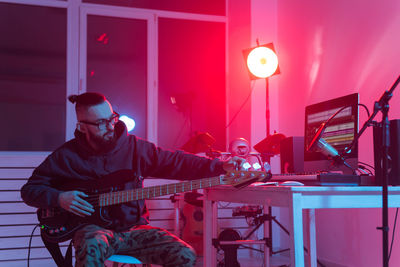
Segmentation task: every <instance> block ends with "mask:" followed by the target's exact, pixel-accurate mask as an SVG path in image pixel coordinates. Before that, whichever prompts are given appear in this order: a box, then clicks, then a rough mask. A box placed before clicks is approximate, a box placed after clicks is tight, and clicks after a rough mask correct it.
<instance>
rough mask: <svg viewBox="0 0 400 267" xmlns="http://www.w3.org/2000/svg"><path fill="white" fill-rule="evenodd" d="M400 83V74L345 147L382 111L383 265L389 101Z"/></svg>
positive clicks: (386, 244)
mask: <svg viewBox="0 0 400 267" xmlns="http://www.w3.org/2000/svg"><path fill="white" fill-rule="evenodd" d="M399 83H400V76H399V77H397V80H396V81H395V82H394V83H393V85H392V87H391V88H390V90H389V91H385V92H384V93H383V94H382V96H381V98H380V99H379V100H378V101H376V102H375V104H374V112H373V113H372V114H371V116H370V117H369V118H368V120H367V121H366V122H365V123H364V125H363V127H362V128H361V130H360V131H359V133H358V135H357V136H356V138H354V140H353V142H352V143H351V145H350V147H349V148H346V149H345V152H346V153H349V152H350V151H351V149H352V148H353V146H354V144H355V143H356V142H357V141H358V139H359V138H360V136H361V135H362V133H363V132H364V131H365V129H366V128H367V127H368V126H370V125H373V124H374V123H373V121H372V120H373V119H374V117H375V116H376V114H378V112H379V111H381V112H382V121H381V122H380V125H381V126H382V149H383V150H382V158H381V162H382V176H381V177H382V226H381V227H377V229H378V230H382V253H383V254H382V260H383V266H384V267H388V266H389V223H388V221H389V220H388V180H389V172H388V166H389V164H388V152H389V145H390V132H389V118H388V113H389V101H390V99H391V98H392V96H393V91H394V89H395V88H396V86H397V85H398V84H399Z"/></svg>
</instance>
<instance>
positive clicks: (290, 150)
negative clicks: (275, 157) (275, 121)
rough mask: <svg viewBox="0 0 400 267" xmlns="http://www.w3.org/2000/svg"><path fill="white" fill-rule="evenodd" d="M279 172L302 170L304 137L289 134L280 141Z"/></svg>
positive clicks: (298, 171)
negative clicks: (289, 135)
mask: <svg viewBox="0 0 400 267" xmlns="http://www.w3.org/2000/svg"><path fill="white" fill-rule="evenodd" d="M280 154H281V173H301V172H304V137H302V136H291V137H287V138H285V139H283V140H281V142H280Z"/></svg>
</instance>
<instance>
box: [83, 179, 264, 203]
mask: <svg viewBox="0 0 400 267" xmlns="http://www.w3.org/2000/svg"><path fill="white" fill-rule="evenodd" d="M251 173H254V172H251ZM261 173H263V172H261ZM256 177H257V176H255V177H251V178H252V179H254V178H256ZM217 178H221V177H220V176H217V177H211V178H204V179H198V180H192V181H190V182H187V183H177V184H165V185H159V186H155V187H144V188H135V189H130V190H126V191H114V192H108V193H99V194H90V195H89V197H87V198H85V200H86V201H87V202H89V203H90V204H92V205H93V206H94V207H101V206H111V205H115V204H120V203H123V202H130V201H134V200H142V199H149V198H150V195H152V196H153V197H152V198H154V197H158V196H162V195H169V194H164V192H165V193H166V192H168V189H169V187H172V188H171V189H175V192H174V193H182V192H186V191H191V190H193V187H195V188H194V189H201V188H206V187H211V186H216V185H219V184H221V180H220V179H217ZM224 178H225V181H226V182H227V184H230V182H231V181H234V180H235V179H237V178H238V177H237V175H235V176H233V177H229V176H227V175H225V176H224ZM243 178H246V177H242V179H243ZM245 180H247V179H245ZM202 182H203V184H204V185H207V184H209V185H210V186H203V187H202ZM197 186H199V187H197ZM163 187H164V188H165V189H164V190H163V189H162V188H163ZM189 187H190V188H189ZM196 187H197V188H196ZM177 189H179V190H180V191H179V192H177ZM159 192H161V194H158V193H159ZM156 193H157V194H156ZM174 193H171V194H174ZM133 195H136V197H135V198H133V199H132V200H129V201H128V200H127V199H128V197H129V196H130V197H132V196H133ZM100 196H104V198H100ZM145 196H147V197H145ZM125 199H126V201H124V200H125Z"/></svg>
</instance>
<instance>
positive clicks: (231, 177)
mask: <svg viewBox="0 0 400 267" xmlns="http://www.w3.org/2000/svg"><path fill="white" fill-rule="evenodd" d="M271 177H272V175H271V174H270V173H267V172H263V171H230V172H228V173H227V174H226V175H225V176H224V177H222V179H221V184H228V185H233V186H234V187H236V188H238V189H240V188H244V187H246V186H248V185H249V184H252V183H254V182H267V181H268V180H269V179H271Z"/></svg>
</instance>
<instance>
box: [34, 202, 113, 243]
mask: <svg viewBox="0 0 400 267" xmlns="http://www.w3.org/2000/svg"><path fill="white" fill-rule="evenodd" d="M108 209H109V207H102V208H97V209H95V212H94V213H93V214H92V215H91V216H86V217H80V216H77V215H75V214H73V213H71V212H68V211H66V210H64V209H62V208H51V209H38V211H37V216H38V220H39V222H40V225H41V235H42V237H43V238H44V239H45V240H47V241H48V242H51V243H59V242H64V241H67V240H69V239H71V238H72V237H73V235H74V234H75V232H76V231H77V230H79V229H80V228H82V227H83V226H85V225H88V224H96V225H99V226H101V227H104V228H108V227H110V226H111V224H112V219H111V218H110V216H109V211H108Z"/></svg>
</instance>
